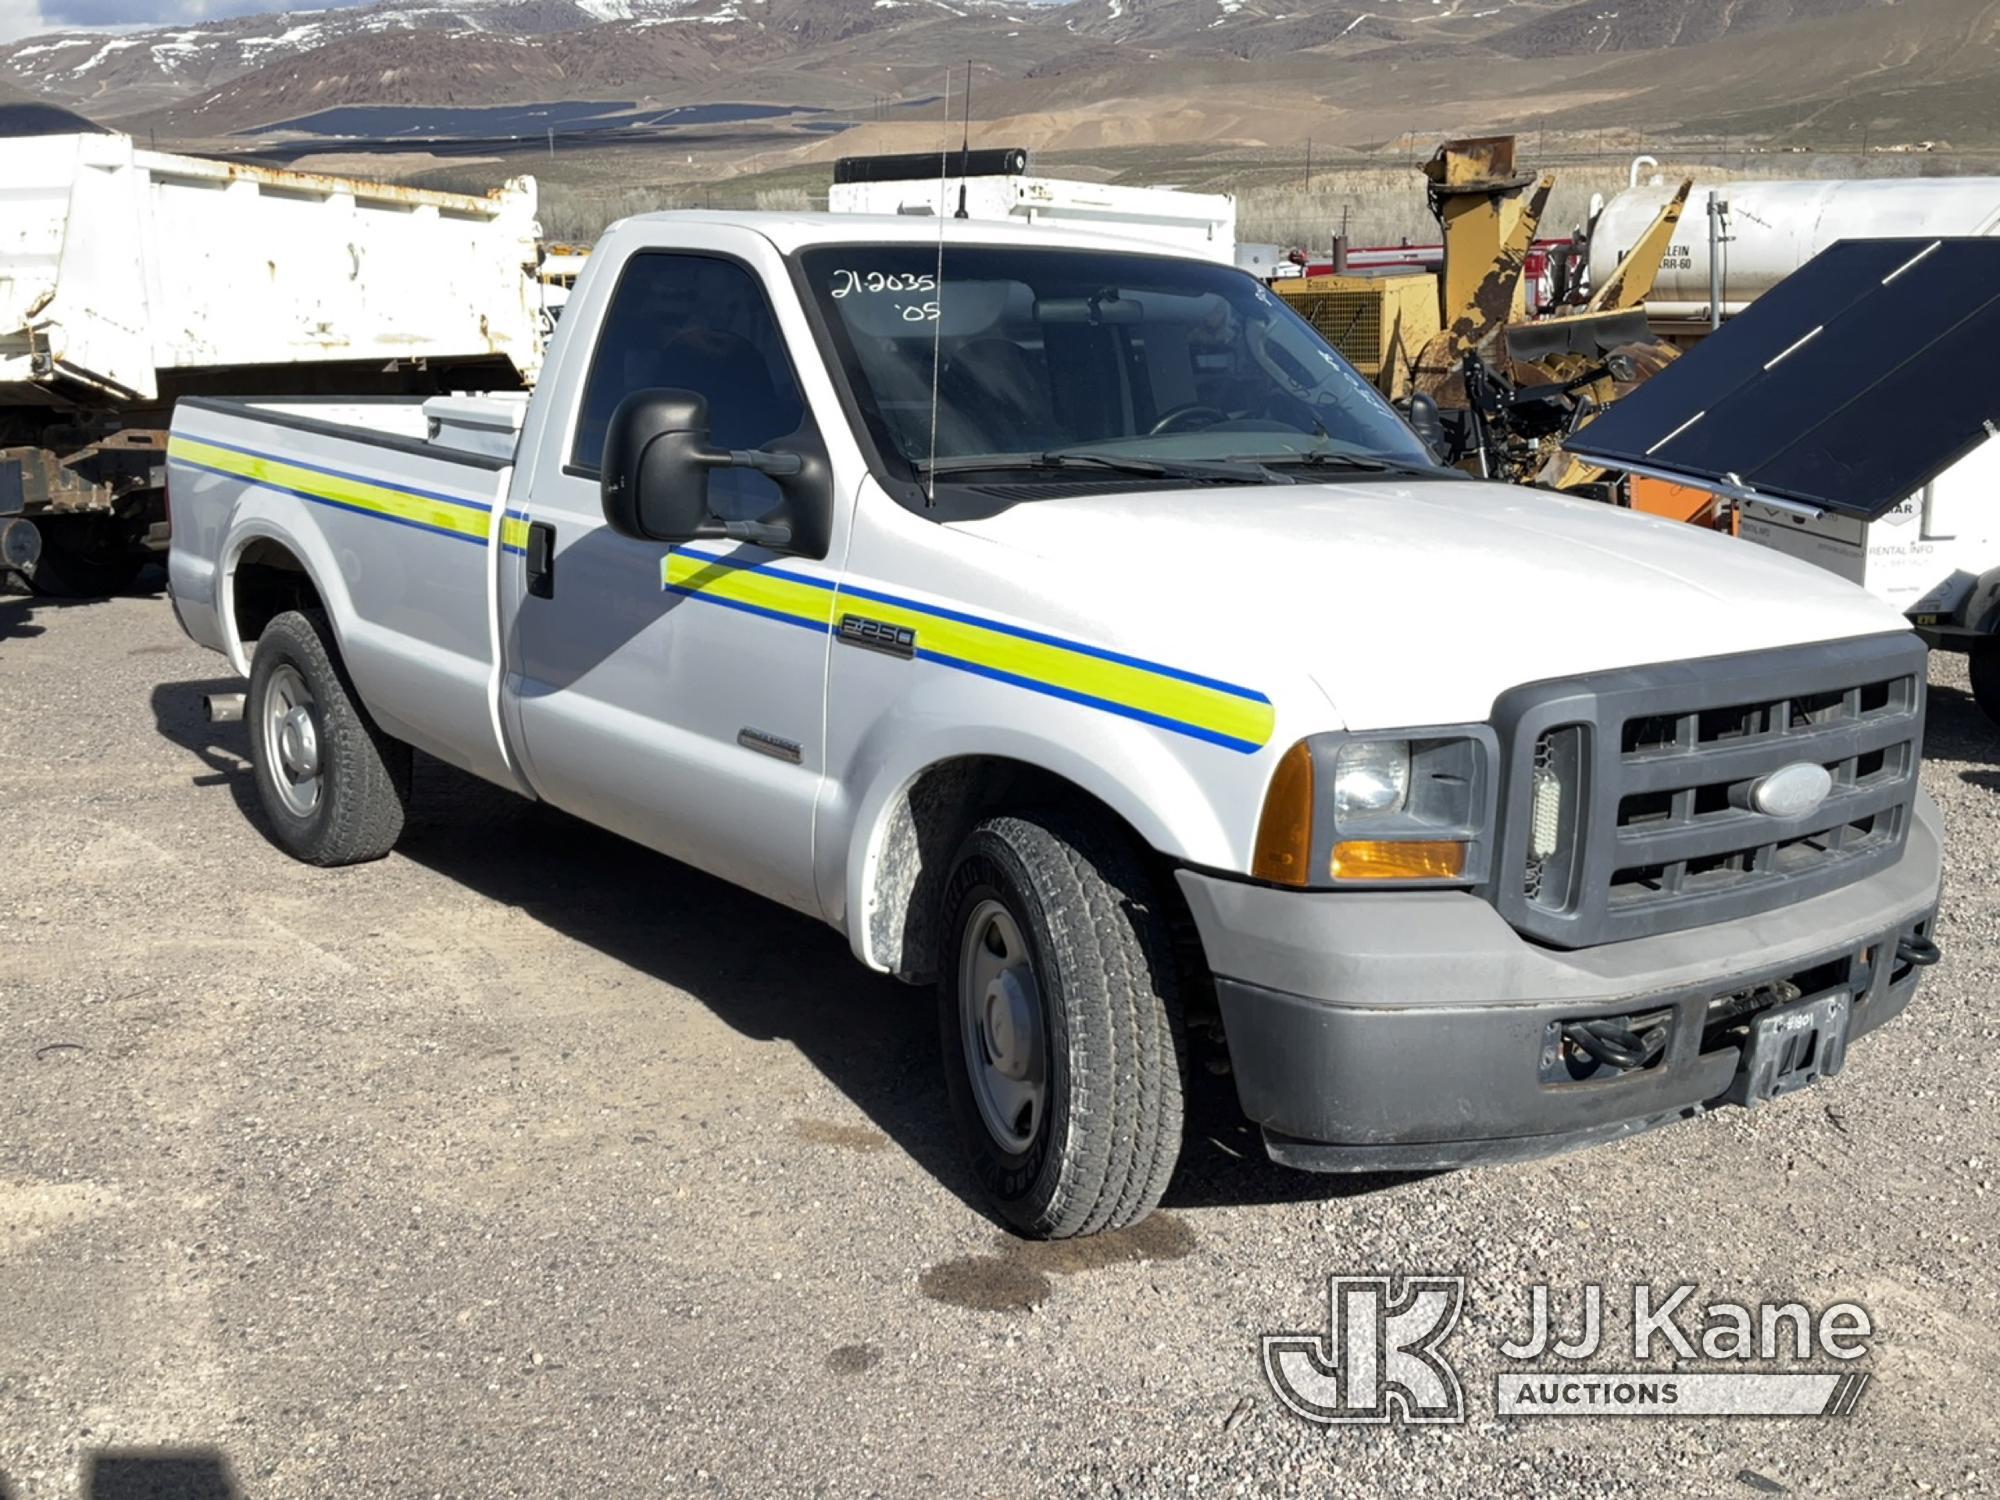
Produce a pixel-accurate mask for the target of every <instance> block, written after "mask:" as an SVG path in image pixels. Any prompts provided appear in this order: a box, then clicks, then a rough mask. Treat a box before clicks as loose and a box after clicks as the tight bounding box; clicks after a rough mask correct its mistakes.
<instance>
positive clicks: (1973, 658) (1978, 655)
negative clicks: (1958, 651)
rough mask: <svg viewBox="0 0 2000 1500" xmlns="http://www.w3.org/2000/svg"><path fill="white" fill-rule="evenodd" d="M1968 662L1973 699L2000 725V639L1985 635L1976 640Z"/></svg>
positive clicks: (1988, 717)
mask: <svg viewBox="0 0 2000 1500" xmlns="http://www.w3.org/2000/svg"><path fill="white" fill-rule="evenodd" d="M1967 664H1968V665H1967V670H1968V672H1969V674H1970V676H1971V678H1972V701H1973V702H1974V703H1977V704H1978V705H1979V707H1980V709H1981V711H1982V712H1984V713H1985V715H1986V717H1987V719H1988V720H1990V721H1991V722H1992V723H1994V724H1996V725H2000V640H1996V639H1995V638H1994V637H1992V636H1985V637H1983V638H1981V639H1980V640H1978V641H1975V642H1974V643H1973V646H1972V653H1971V655H1970V656H1969V657H1968V658H1967Z"/></svg>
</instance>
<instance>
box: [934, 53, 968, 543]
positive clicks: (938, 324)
mask: <svg viewBox="0 0 2000 1500" xmlns="http://www.w3.org/2000/svg"><path fill="white" fill-rule="evenodd" d="M967 128H968V129H970V128H971V127H970V126H968V127H967ZM950 157H951V72H950V70H949V69H947V70H946V71H945V75H944V130H943V132H942V139H940V140H939V142H938V201H937V221H938V238H937V275H936V278H935V280H934V281H933V283H932V286H931V297H932V299H933V300H932V302H931V461H930V464H929V466H928V467H927V468H926V469H925V470H924V504H925V505H926V506H933V505H936V504H937V428H938V373H939V370H940V368H941V366H942V363H943V360H944V194H945V183H946V182H947V181H948V179H947V177H946V175H945V167H946V165H947V163H948V161H949V159H950ZM964 168H965V163H964V162H963V161H961V162H960V163H959V170H960V172H961V173H962V172H963V171H964ZM958 190H959V193H960V195H961V196H963V195H964V192H965V179H964V178H963V176H961V177H960V179H959V188H958Z"/></svg>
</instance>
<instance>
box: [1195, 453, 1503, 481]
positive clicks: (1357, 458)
mask: <svg viewBox="0 0 2000 1500" xmlns="http://www.w3.org/2000/svg"><path fill="white" fill-rule="evenodd" d="M1230 461H1231V462H1240V463H1257V464H1303V465H1305V466H1306V467H1308V468H1314V469H1318V468H1326V469H1352V470H1355V471H1357V472H1360V473H1364V474H1414V475H1419V476H1421V477H1423V478H1425V479H1463V478H1465V477H1466V476H1465V474H1464V472H1463V471H1462V470H1459V469H1452V468H1447V467H1445V466H1444V465H1442V464H1438V465H1435V466H1433V465H1429V464H1420V463H1403V462H1401V461H1399V460H1397V459H1393V458H1382V457H1379V456H1378V455H1375V454H1372V453H1342V452H1339V451H1337V450H1335V449H1332V448H1309V449H1307V450H1306V451H1305V452H1303V453H1283V454H1275V453H1274V454H1256V455H1251V454H1240V455H1239V454H1232V455H1231V457H1230Z"/></svg>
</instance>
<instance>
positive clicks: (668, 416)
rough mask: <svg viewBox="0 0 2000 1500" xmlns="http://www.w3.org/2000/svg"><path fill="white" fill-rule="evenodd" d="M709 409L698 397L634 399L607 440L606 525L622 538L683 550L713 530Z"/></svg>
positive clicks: (722, 456)
mask: <svg viewBox="0 0 2000 1500" xmlns="http://www.w3.org/2000/svg"><path fill="white" fill-rule="evenodd" d="M728 462H729V455H728V454H727V453H723V452H719V451H718V450H716V449H715V448H713V447H711V446H710V445H709V441H708V402H707V401H706V400H704V399H703V398H702V397H700V396H698V395H696V394H695V393H694V392H693V391H670V390H652V391H634V392H633V393H632V394H631V395H629V396H627V397H626V398H625V399H624V400H623V401H621V402H619V403H618V409H617V410H616V411H614V412H613V413H612V414H611V425H610V427H609V428H608V429H606V431H605V434H604V462H603V466H602V474H601V479H600V481H599V482H600V484H601V485H602V487H603V496H604V519H605V522H606V523H607V524H608V525H609V526H610V527H611V529H612V530H613V531H615V532H617V533H618V534H619V535H620V536H629V537H634V538H636V539H638V540H641V541H654V542H685V541H690V540H692V539H693V538H695V537H696V536H699V535H700V534H701V532H702V530H703V529H704V527H705V526H706V525H707V524H708V519H709V517H708V471H709V470H710V469H713V468H718V467H721V466H723V465H726V464H727V463H728Z"/></svg>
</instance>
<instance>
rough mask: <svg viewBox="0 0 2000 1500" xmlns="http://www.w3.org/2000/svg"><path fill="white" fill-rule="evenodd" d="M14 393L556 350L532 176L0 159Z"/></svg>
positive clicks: (59, 147)
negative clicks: (491, 182) (487, 183)
mask: <svg viewBox="0 0 2000 1500" xmlns="http://www.w3.org/2000/svg"><path fill="white" fill-rule="evenodd" d="M0 199H4V201H5V202H6V204H7V211H6V213H5V214H4V215H0V403H7V404H16V403H25V402H32V401H76V400H78V399H79V398H82V399H85V400H87V399H88V398H89V397H90V396H91V395H92V394H98V395H101V396H103V397H106V398H110V399H114V400H122V401H135V400H136V401H145V400H151V399H153V398H154V397H156V396H158V395H159V394H160V391H161V387H162V379H163V376H164V375H165V374H166V372H171V371H191V370H202V369H222V368H240V367H245V366H266V365H288V364H299V363H313V362H331V361H353V360H382V361H389V360H419V359H438V358H464V357H472V356H483V357H491V356H495V355H499V356H504V357H505V358H507V359H508V360H509V361H511V362H512V363H513V364H514V366H515V368H516V369H517V370H518V371H519V372H520V373H521V376H522V378H523V379H524V380H525V379H528V378H531V377H532V375H533V373H534V371H535V369H536V368H537V366H538V365H539V363H540V347H541V342H542V337H541V329H540V313H541V308H540V297H539V290H538V284H537V283H536V281H535V280H534V278H533V277H532V275H530V274H528V268H531V267H532V266H533V265H534V264H535V261H536V224H535V185H534V181H533V179H532V178H522V179H518V180H516V181H514V182H512V183H509V184H508V185H507V186H506V187H504V188H502V189H500V190H499V191H497V192H495V193H492V194H490V195H488V196H485V197H474V196H470V195H467V194H461V193H439V192H429V191H424V190H420V189H415V188H408V187H400V186H396V185H394V184H390V183H366V182H355V181H350V180H348V179H345V178H339V177H327V176H321V175H318V174H313V173H303V172H289V171H278V170H272V169H268V168H263V167H255V166H246V165H240V164H234V163H226V162H220V161H209V160H203V159H200V158H196V157H187V156H175V155H171V154H168V153H166V152H161V151H146V150H142V149H140V148H139V147H138V146H137V145H135V144H134V142H133V140H132V138H131V137H130V136H125V135H112V134H85V135H55V136H40V137H34V138H29V139H23V140H15V141H10V142H8V143H7V148H6V150H5V152H4V153H0Z"/></svg>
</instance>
